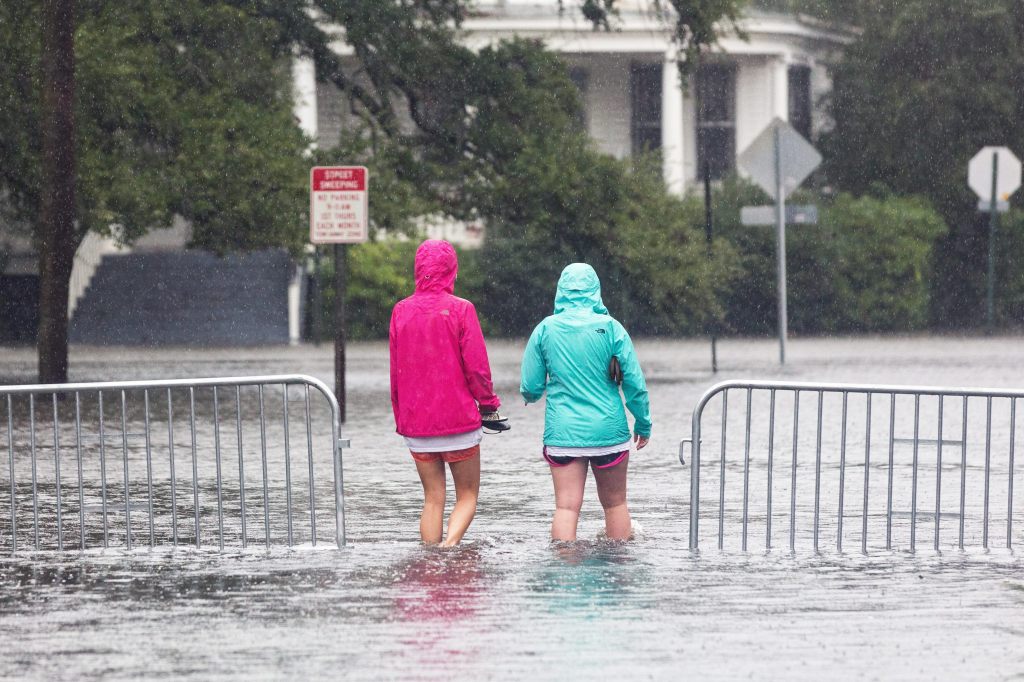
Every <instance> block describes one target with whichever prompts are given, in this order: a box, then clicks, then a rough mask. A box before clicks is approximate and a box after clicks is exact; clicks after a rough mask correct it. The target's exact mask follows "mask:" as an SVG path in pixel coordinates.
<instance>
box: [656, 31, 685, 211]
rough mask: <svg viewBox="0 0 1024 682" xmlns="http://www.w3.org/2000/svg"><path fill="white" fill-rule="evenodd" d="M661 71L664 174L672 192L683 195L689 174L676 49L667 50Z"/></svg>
mask: <svg viewBox="0 0 1024 682" xmlns="http://www.w3.org/2000/svg"><path fill="white" fill-rule="evenodd" d="M661 74H662V75H661V157H662V163H663V164H664V165H663V168H662V174H663V175H664V178H665V186H666V187H667V188H668V191H669V192H671V193H673V194H679V195H681V194H683V192H685V191H686V177H685V175H684V174H683V161H684V154H683V151H684V141H685V137H684V133H683V84H682V82H681V81H680V80H679V65H678V64H677V63H676V52H675V50H674V49H670V50H669V51H668V52H666V53H665V63H664V66H663V67H662V72H661Z"/></svg>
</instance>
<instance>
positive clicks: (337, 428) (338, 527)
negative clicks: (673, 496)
mask: <svg viewBox="0 0 1024 682" xmlns="http://www.w3.org/2000/svg"><path fill="white" fill-rule="evenodd" d="M339 415H340V410H338V409H337V408H336V407H335V406H334V405H332V406H331V443H332V444H333V446H334V447H333V455H334V456H333V459H334V539H335V542H337V544H338V547H344V546H345V481H344V479H343V477H344V470H343V469H344V467H343V466H342V462H341V444H340V443H339V442H338V440H339V439H340V438H341V423H340V422H339V421H338V416H339ZM694 452H695V453H696V452H697V450H696V449H695V450H694ZM699 457H700V456H699V455H697V454H694V458H695V459H698V460H699ZM698 480H699V477H698ZM697 499H699V495H698V498H697ZM696 539H697V536H696V535H694V536H693V538H692V540H691V542H693V541H696Z"/></svg>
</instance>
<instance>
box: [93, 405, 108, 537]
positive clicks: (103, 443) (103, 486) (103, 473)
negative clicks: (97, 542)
mask: <svg viewBox="0 0 1024 682" xmlns="http://www.w3.org/2000/svg"><path fill="white" fill-rule="evenodd" d="M96 396H97V400H98V401H99V404H98V409H99V413H100V501H101V504H102V516H103V548H104V549H106V548H107V546H108V544H109V543H108V537H107V535H108V533H107V436H106V434H105V433H104V431H103V423H104V420H103V391H97V392H96Z"/></svg>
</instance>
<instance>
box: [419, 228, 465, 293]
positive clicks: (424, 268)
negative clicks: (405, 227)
mask: <svg viewBox="0 0 1024 682" xmlns="http://www.w3.org/2000/svg"><path fill="white" fill-rule="evenodd" d="M458 273H459V260H458V257H457V256H456V255H455V247H454V246H452V245H451V244H449V243H448V242H446V241H445V240H443V239H428V240H426V241H425V242H423V243H422V244H420V247H419V248H418V249H416V291H418V292H419V291H444V292H447V293H449V294H450V293H452V292H453V291H455V276H456V275H457V274H458Z"/></svg>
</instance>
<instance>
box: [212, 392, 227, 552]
mask: <svg viewBox="0 0 1024 682" xmlns="http://www.w3.org/2000/svg"><path fill="white" fill-rule="evenodd" d="M213 451H214V455H213V457H214V460H215V463H216V466H217V542H218V544H219V545H220V549H221V550H223V549H224V501H223V498H222V495H221V472H220V407H219V405H218V403H217V387H216V386H214V387H213Z"/></svg>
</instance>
